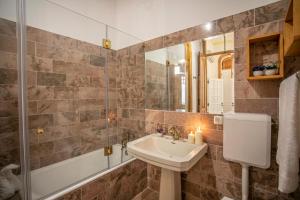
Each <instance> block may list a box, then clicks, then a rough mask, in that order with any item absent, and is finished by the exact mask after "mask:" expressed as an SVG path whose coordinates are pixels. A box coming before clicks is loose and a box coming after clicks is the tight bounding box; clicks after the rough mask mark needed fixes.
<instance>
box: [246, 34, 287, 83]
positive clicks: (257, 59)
mask: <svg viewBox="0 0 300 200" xmlns="http://www.w3.org/2000/svg"><path fill="white" fill-rule="evenodd" d="M246 48H247V49H246V51H247V52H246V53H247V65H248V70H247V72H248V78H247V79H248V80H272V79H281V78H283V77H284V56H283V35H282V34H280V33H273V34H268V35H261V36H256V37H250V38H248V40H247V45H246ZM267 63H277V65H278V67H279V69H278V74H275V75H270V76H253V72H252V69H253V67H255V66H261V65H266V64H267Z"/></svg>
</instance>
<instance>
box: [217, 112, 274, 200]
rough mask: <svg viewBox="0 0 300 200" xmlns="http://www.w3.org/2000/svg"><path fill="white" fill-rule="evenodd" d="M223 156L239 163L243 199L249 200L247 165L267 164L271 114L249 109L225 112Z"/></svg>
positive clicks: (260, 165)
mask: <svg viewBox="0 0 300 200" xmlns="http://www.w3.org/2000/svg"><path fill="white" fill-rule="evenodd" d="M223 156H224V158H225V159H226V160H229V161H232V162H238V163H240V164H241V165H242V200H248V194H249V166H255V167H259V168H264V169H266V168H269V167H270V160H271V117H270V116H268V115H265V114H251V113H226V114H224V137H223ZM223 200H230V198H228V197H224V198H223Z"/></svg>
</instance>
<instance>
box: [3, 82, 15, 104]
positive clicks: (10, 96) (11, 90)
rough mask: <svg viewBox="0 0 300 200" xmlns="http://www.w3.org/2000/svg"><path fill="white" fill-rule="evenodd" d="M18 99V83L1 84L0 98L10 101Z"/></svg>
mask: <svg viewBox="0 0 300 200" xmlns="http://www.w3.org/2000/svg"><path fill="white" fill-rule="evenodd" d="M17 99H18V86H17V85H0V100H1V101H9V100H17Z"/></svg>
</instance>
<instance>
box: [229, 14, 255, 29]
mask: <svg viewBox="0 0 300 200" xmlns="http://www.w3.org/2000/svg"><path fill="white" fill-rule="evenodd" d="M233 21H234V27H235V30H238V29H241V28H247V27H251V26H254V10H248V11H245V12H242V13H239V14H236V15H233Z"/></svg>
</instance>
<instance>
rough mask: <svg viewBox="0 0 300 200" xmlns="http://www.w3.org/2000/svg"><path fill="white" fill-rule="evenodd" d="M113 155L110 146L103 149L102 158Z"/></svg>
mask: <svg viewBox="0 0 300 200" xmlns="http://www.w3.org/2000/svg"><path fill="white" fill-rule="evenodd" d="M112 153H113V148H112V145H110V146H106V147H104V156H109V155H111V154H112Z"/></svg>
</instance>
